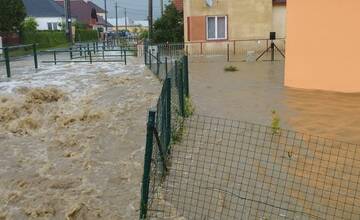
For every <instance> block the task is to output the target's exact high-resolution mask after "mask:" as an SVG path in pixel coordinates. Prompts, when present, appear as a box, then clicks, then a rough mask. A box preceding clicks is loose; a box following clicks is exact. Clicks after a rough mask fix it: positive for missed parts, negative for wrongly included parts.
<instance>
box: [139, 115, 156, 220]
mask: <svg viewBox="0 0 360 220" xmlns="http://www.w3.org/2000/svg"><path fill="white" fill-rule="evenodd" d="M154 126H155V111H149V116H148V122H147V132H146V146H145V158H144V173H143V178H142V187H141V204H140V219H146V217H147V211H148V201H149V187H150V172H151V159H152V152H153V139H154Z"/></svg>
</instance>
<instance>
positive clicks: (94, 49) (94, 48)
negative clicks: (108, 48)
mask: <svg viewBox="0 0 360 220" xmlns="http://www.w3.org/2000/svg"><path fill="white" fill-rule="evenodd" d="M93 51H94V54H95V53H96V47H95V42H93Z"/></svg>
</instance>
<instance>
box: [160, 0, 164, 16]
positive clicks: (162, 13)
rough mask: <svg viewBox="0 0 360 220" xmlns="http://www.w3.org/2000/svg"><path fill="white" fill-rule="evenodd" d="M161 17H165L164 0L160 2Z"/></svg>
mask: <svg viewBox="0 0 360 220" xmlns="http://www.w3.org/2000/svg"><path fill="white" fill-rule="evenodd" d="M160 10H161V16H162V15H164V0H160Z"/></svg>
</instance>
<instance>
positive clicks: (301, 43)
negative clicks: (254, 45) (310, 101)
mask: <svg viewBox="0 0 360 220" xmlns="http://www.w3.org/2000/svg"><path fill="white" fill-rule="evenodd" d="M287 10H288V14H287V42H286V65H285V85H286V86H290V87H297V88H305V89H321V90H332V91H340V92H360V62H359V56H360V55H359V51H360V41H359V39H360V31H359V29H358V28H356V27H358V26H359V20H360V13H359V11H360V1H359V0H347V1H344V0H331V1H330V0H315V1H314V0H301V1H298V0H290V1H288V4H287ZM305 15H306V16H305Z"/></svg>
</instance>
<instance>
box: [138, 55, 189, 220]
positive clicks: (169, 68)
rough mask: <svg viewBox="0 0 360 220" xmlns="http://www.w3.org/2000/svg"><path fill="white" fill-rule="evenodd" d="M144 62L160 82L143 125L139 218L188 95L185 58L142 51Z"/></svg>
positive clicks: (179, 129) (181, 118) (160, 177)
mask: <svg viewBox="0 0 360 220" xmlns="http://www.w3.org/2000/svg"><path fill="white" fill-rule="evenodd" d="M145 51H147V52H146V53H145V58H144V59H145V64H146V65H147V66H148V67H149V69H150V70H151V71H152V72H153V73H154V74H155V75H156V76H158V78H159V79H160V80H161V81H162V82H163V86H162V90H161V94H160V96H159V99H158V102H157V105H156V109H155V111H150V113H149V119H148V125H147V139H146V153H145V162H144V175H143V181H142V199H141V210H140V218H141V219H145V218H146V217H147V213H148V210H149V208H151V207H152V202H153V199H154V195H155V194H156V191H157V190H158V187H159V186H160V185H161V183H162V181H163V179H164V177H165V176H166V173H167V161H168V157H169V152H170V151H171V149H170V146H172V145H173V143H175V142H177V141H179V138H180V135H181V134H182V130H183V125H184V117H185V116H186V114H185V103H186V100H187V99H186V97H187V96H188V93H189V92H188V88H189V87H188V76H187V74H188V71H187V70H188V66H187V58H186V57H182V58H181V59H178V60H172V59H170V60H168V58H167V57H163V56H160V54H159V53H157V54H156V55H154V54H152V52H151V50H145Z"/></svg>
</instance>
